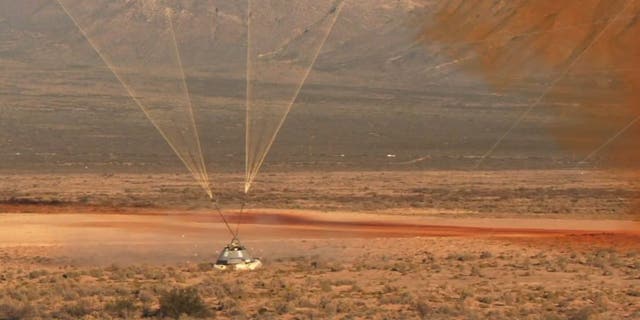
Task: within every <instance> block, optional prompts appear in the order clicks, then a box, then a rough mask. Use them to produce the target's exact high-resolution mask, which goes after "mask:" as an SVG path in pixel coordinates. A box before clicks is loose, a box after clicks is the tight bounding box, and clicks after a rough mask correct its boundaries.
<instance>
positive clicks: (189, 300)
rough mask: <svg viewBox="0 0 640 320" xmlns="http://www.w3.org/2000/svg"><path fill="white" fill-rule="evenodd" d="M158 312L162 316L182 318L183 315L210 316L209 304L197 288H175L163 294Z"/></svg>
mask: <svg viewBox="0 0 640 320" xmlns="http://www.w3.org/2000/svg"><path fill="white" fill-rule="evenodd" d="M158 313H159V315H160V316H162V317H169V318H174V319H178V318H180V316H181V315H187V316H191V317H198V318H205V317H207V316H210V312H209V310H208V309H207V306H206V305H205V303H204V301H203V300H202V298H201V297H200V294H199V293H198V290H196V289H195V288H185V289H180V288H174V289H173V290H171V291H168V292H165V293H164V294H162V296H161V297H160V309H159V310H158Z"/></svg>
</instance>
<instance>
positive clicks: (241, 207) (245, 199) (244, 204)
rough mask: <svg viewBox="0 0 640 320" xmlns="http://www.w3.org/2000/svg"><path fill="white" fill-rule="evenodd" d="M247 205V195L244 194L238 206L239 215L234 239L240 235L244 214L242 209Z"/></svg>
mask: <svg viewBox="0 0 640 320" xmlns="http://www.w3.org/2000/svg"><path fill="white" fill-rule="evenodd" d="M246 205H247V194H246V193H245V194H244V195H243V196H242V204H241V205H240V214H239V215H238V224H236V233H235V235H236V238H237V237H238V235H239V234H240V225H241V224H242V220H243V219H242V217H243V215H242V213H243V212H244V207H245V206H246Z"/></svg>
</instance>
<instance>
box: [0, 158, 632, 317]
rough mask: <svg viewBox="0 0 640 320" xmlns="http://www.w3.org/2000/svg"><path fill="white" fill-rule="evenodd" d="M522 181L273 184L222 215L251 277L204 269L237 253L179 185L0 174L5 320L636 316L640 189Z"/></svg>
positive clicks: (539, 176)
mask: <svg viewBox="0 0 640 320" xmlns="http://www.w3.org/2000/svg"><path fill="white" fill-rule="evenodd" d="M517 173H518V174H516V172H513V171H504V172H488V171H487V172H477V173H474V174H469V173H468V172H455V171H449V172H446V171H434V172H341V173H340V172H334V173H331V174H328V173H317V172H316V173H313V172H298V173H294V174H290V173H288V174H282V173H280V174H279V173H275V172H274V173H270V174H268V175H265V178H263V179H262V180H261V181H260V182H261V183H262V184H258V185H257V189H256V190H258V191H256V192H255V194H254V195H253V196H251V197H248V198H246V199H243V197H242V195H241V194H229V193H224V192H223V193H221V195H220V200H219V201H220V204H221V205H222V207H223V211H224V213H225V215H226V217H227V219H228V220H229V221H230V223H231V225H232V226H234V227H235V226H236V223H238V222H239V223H240V237H241V239H242V240H243V242H244V244H245V245H246V246H247V247H248V248H249V249H250V250H251V252H252V253H253V254H254V255H255V256H257V257H260V258H261V259H262V261H263V262H264V268H262V269H261V270H258V271H253V272H229V271H219V270H215V269H213V268H212V264H213V263H214V262H215V260H216V258H217V254H218V253H219V252H220V250H221V249H222V247H223V246H224V245H225V244H226V243H228V241H229V240H230V236H229V233H228V232H227V230H226V229H225V226H224V224H223V223H222V221H221V219H220V217H219V216H218V215H217V213H216V211H215V210H214V209H213V206H212V204H211V203H210V202H209V201H207V200H206V199H204V197H203V196H201V195H200V194H201V193H202V191H201V190H200V189H198V187H197V186H195V185H194V183H193V182H192V180H191V178H190V177H189V176H187V175H168V174H155V175H154V174H151V175H136V174H122V175H119V174H115V175H110V176H104V175H101V174H77V175H64V176H54V175H33V174H31V175H29V174H5V175H3V176H2V178H3V181H6V184H3V190H2V198H3V199H5V200H4V201H3V202H2V204H0V211H1V212H2V214H0V259H1V265H0V268H1V269H2V272H1V273H0V274H1V275H2V276H1V277H0V284H1V286H0V318H3V319H4V318H7V319H49V318H60V319H77V318H84V319H105V318H112V319H121V318H129V319H137V318H178V317H180V313H184V314H182V318H214V317H215V318H218V319H242V318H246V319H254V318H260V319H280V318H285V319H306V318H337V319H369V318H374V319H407V318H415V319H451V318H454V319H470V318H491V319H567V318H570V319H633V318H637V317H639V316H640V309H639V308H638V305H640V265H639V262H638V261H639V260H638V259H639V258H638V255H639V254H640V247H638V243H640V242H639V240H640V224H639V223H638V222H637V221H634V220H637V219H635V217H634V216H633V215H630V214H628V213H626V210H625V208H627V207H628V204H629V203H630V201H631V199H632V198H633V197H634V194H635V191H636V190H635V189H634V188H633V187H632V186H630V185H629V184H628V183H626V182H623V181H621V180H620V179H616V177H615V175H610V174H609V175H607V174H605V173H602V172H601V173H594V172H590V173H589V174H588V175H589V178H584V176H585V175H584V174H578V175H576V174H575V173H576V172H574V171H567V170H565V171H562V170H560V171H550V170H538V171H536V170H533V171H519V172H517ZM516 177H519V178H516ZM569 177H573V179H574V180H571V179H569ZM474 179H478V180H479V181H483V182H484V183H478V181H475V180H474ZM517 179H526V181H529V184H528V185H527V186H526V187H524V186H523V187H522V188H520V189H517V188H516V189H514V188H513V187H512V186H511V184H513V183H518V182H517ZM221 180H222V181H224V182H221V184H222V185H223V186H221V187H220V188H221V189H222V190H233V187H232V186H235V185H238V186H240V185H241V182H242V177H241V176H239V175H233V174H229V175H228V176H225V177H224V179H221ZM278 181H279V182H278ZM427 181H428V182H430V183H428V184H427V183H426V182H427ZM465 181H466V182H467V183H468V185H465V184H464V182H465ZM551 181H564V183H556V184H555V185H552V184H550V182H551ZM586 181H592V184H587V183H585V182H586ZM356 185H357V186H361V187H360V188H361V189H355V186H356ZM425 185H428V186H429V187H427V188H425V187H424V186H425ZM7 186H11V187H10V188H9V187H7ZM267 186H268V187H267ZM363 186H366V188H364V187H363ZM419 186H423V188H422V189H420V188H419ZM576 186H581V187H580V188H578V187H576ZM282 188H288V189H287V190H283V189H282ZM354 189H355V190H361V192H353V191H352V190H354ZM416 189H419V190H416ZM434 190H441V191H440V192H436V191H434ZM443 190H447V192H444V191H443ZM514 190H516V191H514ZM480 194H482V195H483V196H482V197H479V196H478V195H480ZM471 195H476V196H475V197H473V196H471ZM418 198H419V199H418ZM496 199H500V201H497V200H496ZM243 201H246V204H247V206H246V209H245V210H244V211H243V212H242V213H240V212H239V209H240V204H241V202H243ZM598 204H600V205H598ZM570 208H573V209H574V210H569V209H570ZM534 209H535V210H534ZM581 210H582V211H581Z"/></svg>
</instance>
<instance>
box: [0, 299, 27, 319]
mask: <svg viewBox="0 0 640 320" xmlns="http://www.w3.org/2000/svg"><path fill="white" fill-rule="evenodd" d="M34 315H35V308H34V307H33V306H32V305H30V304H28V303H19V302H17V301H14V302H2V303H0V319H6V320H20V319H28V318H30V317H33V316H34Z"/></svg>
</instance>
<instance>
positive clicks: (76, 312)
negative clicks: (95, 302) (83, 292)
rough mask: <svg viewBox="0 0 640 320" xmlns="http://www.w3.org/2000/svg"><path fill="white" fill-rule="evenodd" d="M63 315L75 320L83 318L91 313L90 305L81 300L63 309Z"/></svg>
mask: <svg viewBox="0 0 640 320" xmlns="http://www.w3.org/2000/svg"><path fill="white" fill-rule="evenodd" d="M61 311H62V313H63V314H66V315H68V316H71V317H72V318H74V319H79V318H82V317H84V316H86V315H88V314H90V313H91V308H90V306H89V303H88V302H87V301H85V300H80V301H78V302H76V303H73V304H67V305H65V306H64V307H62V310H61Z"/></svg>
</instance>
